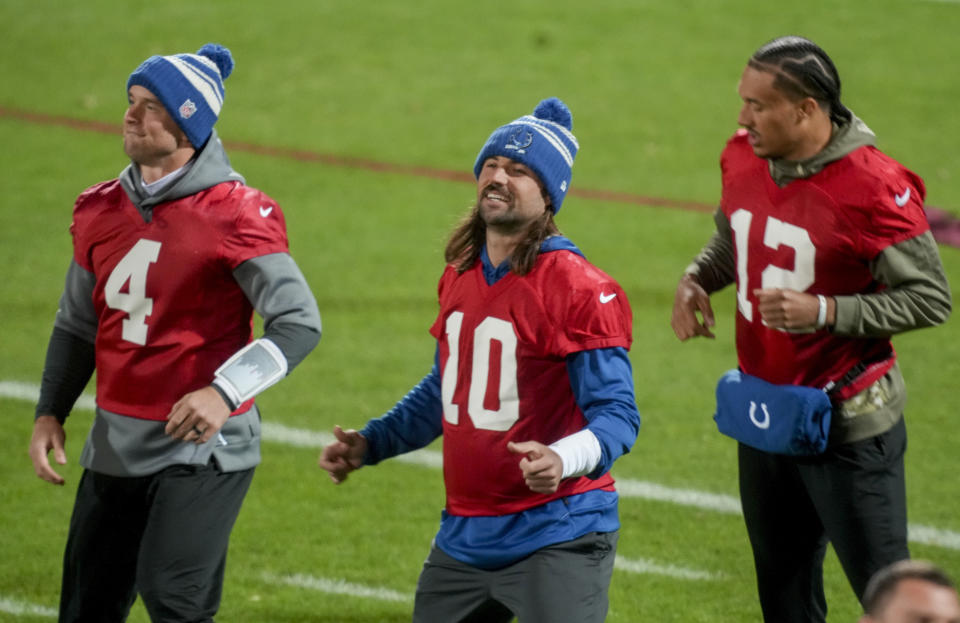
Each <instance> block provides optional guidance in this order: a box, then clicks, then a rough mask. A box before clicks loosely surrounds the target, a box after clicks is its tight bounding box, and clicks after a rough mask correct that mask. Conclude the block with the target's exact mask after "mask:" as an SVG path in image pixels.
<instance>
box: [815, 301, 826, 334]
mask: <svg viewBox="0 0 960 623" xmlns="http://www.w3.org/2000/svg"><path fill="white" fill-rule="evenodd" d="M817 299H818V300H819V301H820V311H819V312H817V324H816V328H817V329H822V328H823V327H825V326H826V325H827V297H825V296H824V295H822V294H818V295H817Z"/></svg>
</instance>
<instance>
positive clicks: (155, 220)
mask: <svg viewBox="0 0 960 623" xmlns="http://www.w3.org/2000/svg"><path fill="white" fill-rule="evenodd" d="M70 231H71V233H72V234H73V242H74V260H75V261H76V263H77V264H79V265H80V266H81V267H82V268H84V269H85V270H87V271H89V272H90V273H92V274H93V275H94V276H95V278H96V285H95V287H94V292H93V304H94V308H95V311H96V313H97V318H98V326H97V337H96V366H97V404H98V405H99V406H100V407H102V408H104V409H106V410H108V411H111V412H114V413H119V414H123V415H127V416H132V417H137V418H143V419H149V420H163V419H164V418H165V417H166V415H167V414H168V413H169V411H170V408H171V407H172V405H173V403H174V402H176V401H177V400H179V399H180V398H181V397H182V396H183V395H184V394H185V393H187V392H189V391H193V390H196V389H199V388H201V387H204V386H206V385H209V384H210V381H211V380H212V379H213V375H214V371H215V370H216V369H217V367H218V366H219V365H220V364H222V363H223V362H224V361H225V360H227V359H228V358H229V357H230V356H231V355H233V354H234V353H235V352H236V351H237V350H239V349H240V348H242V347H243V346H244V345H245V344H247V343H248V342H249V341H250V339H251V337H252V328H253V327H252V320H253V308H252V306H251V304H250V303H249V301H248V300H247V298H246V296H245V295H244V293H243V291H242V290H241V288H240V286H239V285H238V284H237V282H236V281H235V279H234V277H233V274H232V273H233V270H234V269H235V268H236V267H237V266H238V265H240V264H241V263H243V262H244V261H246V260H248V259H250V258H253V257H258V256H261V255H266V254H268V253H286V252H287V237H286V229H285V224H284V219H283V214H282V213H281V211H280V208H279V207H278V206H277V205H276V203H275V202H274V201H273V200H272V199H270V198H269V197H267V196H266V195H264V194H263V193H261V192H260V191H258V190H256V189H253V188H250V187H248V186H245V185H244V184H242V183H239V182H224V183H220V184H217V185H215V186H211V187H210V188H207V189H206V190H202V191H200V192H197V193H195V194H191V195H189V196H186V197H184V198H182V199H176V200H173V201H169V202H165V203H160V204H158V205H156V206H154V207H153V210H152V216H151V218H149V219H145V218H144V216H143V215H142V214H141V212H140V211H139V210H138V209H137V208H136V207H135V206H134V205H133V203H131V201H130V199H129V198H128V196H127V194H126V192H125V191H124V190H123V188H122V187H121V184H120V182H119V181H118V180H113V181H111V182H105V183H102V184H99V185H97V186H94V187H92V188H90V189H88V190H87V191H86V192H84V193H83V194H82V195H81V196H80V197H79V198H78V200H77V203H76V206H75V208H74V213H73V223H72V225H71V227H70ZM248 402H249V401H248ZM247 408H249V404H244V405H241V406H240V408H239V409H238V410H237V412H240V411H243V410H245V409H247Z"/></svg>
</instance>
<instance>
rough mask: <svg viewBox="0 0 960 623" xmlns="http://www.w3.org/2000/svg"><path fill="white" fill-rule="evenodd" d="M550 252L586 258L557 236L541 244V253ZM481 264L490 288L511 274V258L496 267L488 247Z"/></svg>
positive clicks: (568, 241) (574, 246)
mask: <svg viewBox="0 0 960 623" xmlns="http://www.w3.org/2000/svg"><path fill="white" fill-rule="evenodd" d="M550 251H572V252H573V253H576V254H577V255H579V256H580V257H584V255H583V252H582V251H580V249H578V248H577V246H576V245H575V244H573V242H571V241H570V239H569V238H567V237H566V236H560V235H556V236H550V237H548V238H546V239H545V240H544V241H543V242H542V243H541V244H540V253H549V252H550ZM480 263H481V265H482V268H483V278H484V280H486V282H487V285H488V286H492V285H493V284H495V283H496V282H498V281H500V280H501V279H503V278H504V277H505V276H506V275H507V273H509V272H510V260H509V258H508V259H505V260H503V261H502V262H500V265H499V266H494V265H493V264H492V263H491V262H490V256H489V255H487V245H483V250H482V251H481V252H480Z"/></svg>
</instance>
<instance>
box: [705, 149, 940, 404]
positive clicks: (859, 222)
mask: <svg viewBox="0 0 960 623" xmlns="http://www.w3.org/2000/svg"><path fill="white" fill-rule="evenodd" d="M721 168H722V173H723V196H722V200H721V208H722V210H723V213H724V214H725V215H726V216H727V218H728V219H729V221H730V226H731V228H732V230H733V244H734V249H735V256H736V269H737V312H738V313H737V353H738V357H739V364H740V368H741V369H742V370H743V371H744V372H746V373H748V374H753V375H755V376H759V377H761V378H763V379H765V380H767V381H769V382H771V383H778V384H786V383H790V384H796V385H807V386H812V387H823V386H824V385H826V384H827V383H828V382H830V381H834V382H835V381H838V380H840V379H841V378H842V377H843V376H844V374H845V373H846V372H847V371H848V370H850V369H851V368H853V366H855V365H856V364H857V363H860V362H867V363H869V362H873V361H877V360H882V359H887V360H888V363H887V364H886V365H883V366H875V367H873V368H871V369H870V371H869V374H866V375H864V376H863V377H861V378H860V379H858V383H857V386H858V388H862V387H865V386H866V385H868V384H870V383H872V382H873V381H875V380H876V379H877V378H879V377H880V376H882V375H883V374H884V373H885V372H886V371H887V369H889V367H890V366H891V365H893V358H892V356H891V355H892V352H893V349H892V346H891V344H890V340H889V338H863V337H857V338H851V337H843V336H836V335H834V334H832V333H830V332H829V331H827V330H820V331H816V332H808V333H788V332H785V331H780V330H776V329H770V328H767V327H766V326H764V325H763V323H762V322H761V319H760V314H759V312H758V311H757V298H756V297H755V296H754V294H753V291H754V290H755V289H757V288H788V289H792V290H797V291H800V292H808V293H810V294H823V295H828V296H829V295H852V294H869V293H871V292H876V291H878V290H880V289H881V288H882V287H883V286H882V285H881V284H880V283H878V282H877V281H876V280H875V279H874V278H873V276H872V275H871V273H870V267H869V263H870V262H871V261H872V260H874V259H875V258H876V257H877V256H878V255H879V254H880V252H881V251H883V250H884V249H885V248H887V247H888V246H890V245H894V244H897V243H898V242H902V241H904V240H907V239H909V238H913V237H916V236H918V235H920V234H922V233H923V232H925V231H926V230H928V229H929V225H928V224H927V220H926V216H925V215H924V212H923V199H924V195H925V192H926V190H925V188H924V185H923V181H922V180H921V179H920V178H919V177H918V176H917V175H915V174H914V173H912V172H911V171H909V170H907V169H906V168H904V167H903V166H902V165H900V164H899V163H898V162H896V161H895V160H893V159H892V158H890V157H888V156H886V155H884V154H883V153H882V152H880V151H879V150H878V149H876V148H874V147H869V146H866V147H860V148H858V149H856V150H854V151H853V152H851V153H850V154H848V155H846V156H844V157H843V158H841V159H839V160H837V161H835V162H832V163H830V164H828V165H827V166H826V167H824V169H823V170H822V171H820V172H819V173H816V174H814V175H812V176H810V177H807V178H803V179H796V180H793V181H791V182H790V183H789V184H787V185H786V186H785V187H784V188H780V187H779V186H777V185H776V184H775V183H774V181H773V179H772V178H771V176H770V171H769V163H768V161H767V160H765V159H763V158H759V157H758V156H756V155H755V154H754V153H753V150H752V149H751V147H750V145H749V144H748V142H747V137H746V133H745V132H744V131H742V130H741V131H740V132H738V133H737V134H736V135H735V136H734V137H733V138H732V139H731V140H730V141H729V143H728V144H727V147H726V149H725V150H724V152H723V156H722V158H721Z"/></svg>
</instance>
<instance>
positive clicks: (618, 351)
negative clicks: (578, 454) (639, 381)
mask: <svg viewBox="0 0 960 623" xmlns="http://www.w3.org/2000/svg"><path fill="white" fill-rule="evenodd" d="M567 373H568V375H569V376H570V385H571V386H572V387H573V395H574V397H575V398H576V401H577V405H579V407H580V410H581V411H583V414H584V416H585V417H586V418H587V422H588V423H587V428H588V429H589V430H590V431H591V432H593V434H594V435H596V437H597V440H598V441H599V442H600V448H601V450H602V455H601V457H600V463H599V464H598V465H597V468H596V469H595V470H594V471H593V472H591V473H590V474H588V475H587V476H588V477H589V478H599V477H600V476H602V475H603V474H605V473H606V472H607V471H609V470H610V468H611V467H612V466H613V462H614V461H616V460H617V459H618V458H620V456H621V455H623V454H626V453H627V452H629V451H630V448H632V447H633V443H634V442H635V441H636V439H637V432H638V431H639V430H640V413H639V412H638V411H637V402H636V398H635V396H634V392H633V367H632V366H631V365H630V359H629V358H628V357H627V349H625V348H621V347H615V348H599V349H594V350H584V351H580V352H576V353H572V354H571V355H570V356H569V357H567Z"/></svg>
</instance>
